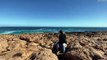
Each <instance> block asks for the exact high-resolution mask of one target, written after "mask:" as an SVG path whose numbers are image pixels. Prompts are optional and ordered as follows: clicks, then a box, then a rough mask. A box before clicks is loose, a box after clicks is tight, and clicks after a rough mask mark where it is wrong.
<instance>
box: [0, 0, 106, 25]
mask: <svg viewBox="0 0 107 60" xmlns="http://www.w3.org/2000/svg"><path fill="white" fill-rule="evenodd" d="M0 26H71V27H107V1H106V0H0Z"/></svg>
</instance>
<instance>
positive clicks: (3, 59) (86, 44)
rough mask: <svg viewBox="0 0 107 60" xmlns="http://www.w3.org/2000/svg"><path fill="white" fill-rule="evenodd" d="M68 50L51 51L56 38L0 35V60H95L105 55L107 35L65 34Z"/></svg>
mask: <svg viewBox="0 0 107 60" xmlns="http://www.w3.org/2000/svg"><path fill="white" fill-rule="evenodd" d="M66 35H67V42H68V50H67V52H66V53H65V54H59V55H55V54H54V53H52V51H51V49H52V46H53V44H54V42H55V41H58V34H56V33H44V34H20V35H0V60H58V59H59V60H98V59H103V58H105V55H107V32H90V33H89V32H88V33H67V34H66Z"/></svg>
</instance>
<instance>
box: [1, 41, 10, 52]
mask: <svg viewBox="0 0 107 60" xmlns="http://www.w3.org/2000/svg"><path fill="white" fill-rule="evenodd" d="M7 47H8V43H7V40H0V52H2V51H6V50H7Z"/></svg>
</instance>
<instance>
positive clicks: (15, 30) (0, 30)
mask: <svg viewBox="0 0 107 60" xmlns="http://www.w3.org/2000/svg"><path fill="white" fill-rule="evenodd" d="M59 30H63V31H64V32H99V31H107V28H106V27H0V34H23V33H58V31H59Z"/></svg>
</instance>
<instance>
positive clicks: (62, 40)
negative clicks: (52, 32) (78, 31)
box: [59, 30, 67, 53]
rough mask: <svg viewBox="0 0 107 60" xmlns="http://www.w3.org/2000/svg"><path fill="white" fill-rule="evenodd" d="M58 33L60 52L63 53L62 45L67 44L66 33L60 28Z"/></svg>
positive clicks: (63, 47)
mask: <svg viewBox="0 0 107 60" xmlns="http://www.w3.org/2000/svg"><path fill="white" fill-rule="evenodd" d="M59 33H60V35H59V48H60V49H61V53H64V52H65V49H66V47H65V46H64V45H65V44H67V41H66V35H65V34H64V33H63V31H62V30H60V31H59Z"/></svg>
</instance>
